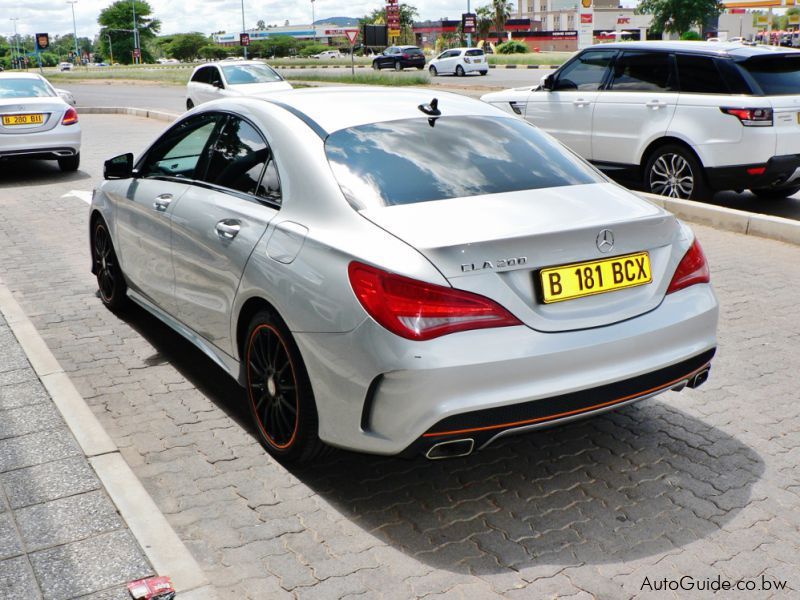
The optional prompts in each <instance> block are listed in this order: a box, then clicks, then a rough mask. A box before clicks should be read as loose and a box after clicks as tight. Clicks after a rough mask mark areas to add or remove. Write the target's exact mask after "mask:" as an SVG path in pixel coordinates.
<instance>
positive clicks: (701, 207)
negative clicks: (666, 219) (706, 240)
mask: <svg viewBox="0 0 800 600" xmlns="http://www.w3.org/2000/svg"><path fill="white" fill-rule="evenodd" d="M639 195H640V196H642V197H643V198H644V199H645V200H649V201H650V202H653V203H654V204H658V205H659V206H663V207H664V208H666V209H667V210H668V211H670V212H671V213H673V214H675V215H677V216H678V217H680V218H681V219H686V220H687V221H691V222H692V223H700V224H701V225H709V226H711V227H714V228H715V229H722V230H724V231H732V232H734V233H741V234H744V235H754V236H758V237H763V238H767V239H770V240H776V241H779V242H786V243H787V244H796V245H798V246H800V221H794V220H792V219H785V218H783V217H773V216H771V215H759V214H756V213H750V212H747V211H744V210H736V209H734V208H725V207H724V206H714V205H713V204H705V203H702V202H695V201H693V200H679V199H677V198H666V197H664V196H656V195H654V194H647V193H644V192H639Z"/></svg>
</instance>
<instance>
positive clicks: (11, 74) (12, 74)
mask: <svg viewBox="0 0 800 600" xmlns="http://www.w3.org/2000/svg"><path fill="white" fill-rule="evenodd" d="M0 79H44V77H42V76H41V75H39V74H38V73H20V72H18V71H5V72H3V73H0Z"/></svg>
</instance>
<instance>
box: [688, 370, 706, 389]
mask: <svg viewBox="0 0 800 600" xmlns="http://www.w3.org/2000/svg"><path fill="white" fill-rule="evenodd" d="M709 371H711V368H710V367H709V368H706V369H703V370H702V371H700V372H699V373H697V374H696V375H695V376H694V377H692V378H691V379H689V382H688V383H687V384H686V387H689V388H692V389H694V388H696V387H700V386H701V385H703V384H704V383H705V382H706V380H708V372H709Z"/></svg>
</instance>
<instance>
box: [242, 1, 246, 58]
mask: <svg viewBox="0 0 800 600" xmlns="http://www.w3.org/2000/svg"><path fill="white" fill-rule="evenodd" d="M242 33H247V29H246V28H245V24H244V0H242ZM242 48H243V49H244V59H245V60H247V46H242Z"/></svg>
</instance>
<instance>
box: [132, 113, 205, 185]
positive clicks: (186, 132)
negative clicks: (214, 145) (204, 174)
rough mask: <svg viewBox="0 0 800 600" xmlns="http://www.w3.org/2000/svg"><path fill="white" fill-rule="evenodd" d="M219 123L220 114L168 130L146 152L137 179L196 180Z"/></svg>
mask: <svg viewBox="0 0 800 600" xmlns="http://www.w3.org/2000/svg"><path fill="white" fill-rule="evenodd" d="M219 120H220V115H218V114H214V113H210V114H209V113H206V114H202V115H197V116H194V117H191V118H189V119H186V120H185V121H182V122H181V123H179V124H178V125H176V126H175V127H173V128H172V129H170V130H169V131H167V132H166V133H165V134H164V135H163V136H162V137H161V138H160V139H159V140H158V141H157V142H156V143H155V144H154V145H153V147H152V148H151V149H150V151H149V152H148V153H147V156H146V157H145V159H144V163H143V165H142V167H141V168H140V169H139V176H140V177H164V176H167V177H179V178H185V179H196V178H197V176H198V171H199V170H202V168H203V165H204V163H205V160H203V158H204V157H205V156H206V154H207V152H208V147H209V145H210V141H211V138H212V134H213V133H214V130H215V129H216V128H217V125H218V124H219ZM198 167H199V168H198Z"/></svg>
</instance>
